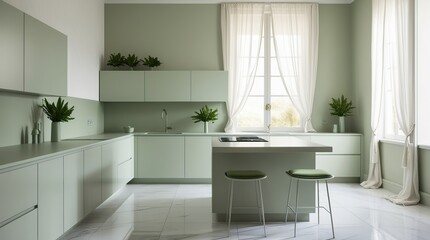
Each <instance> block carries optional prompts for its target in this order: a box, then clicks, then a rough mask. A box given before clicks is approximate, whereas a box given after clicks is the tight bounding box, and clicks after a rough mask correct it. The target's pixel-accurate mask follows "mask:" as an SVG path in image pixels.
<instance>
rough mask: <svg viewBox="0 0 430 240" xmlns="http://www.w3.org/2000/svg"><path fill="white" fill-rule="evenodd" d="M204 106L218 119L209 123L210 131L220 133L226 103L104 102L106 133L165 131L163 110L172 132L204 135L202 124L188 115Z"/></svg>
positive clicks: (225, 111) (223, 122)
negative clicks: (127, 129) (125, 129)
mask: <svg viewBox="0 0 430 240" xmlns="http://www.w3.org/2000/svg"><path fill="white" fill-rule="evenodd" d="M204 105H208V107H209V108H217V109H218V120H217V121H215V123H210V124H209V132H223V131H224V127H225V125H226V124H227V110H226V109H227V108H226V104H225V103H202V102H178V103H159V102H157V103H104V109H105V120H104V124H105V132H122V131H123V127H124V126H133V127H134V130H135V132H156V131H164V120H163V119H161V111H162V110H163V109H166V111H167V116H168V119H169V126H171V127H172V130H170V131H172V132H203V123H201V122H199V123H194V121H193V120H192V119H191V116H192V115H194V112H195V111H198V110H199V109H200V108H201V107H203V106H204Z"/></svg>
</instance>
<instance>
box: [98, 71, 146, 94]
mask: <svg viewBox="0 0 430 240" xmlns="http://www.w3.org/2000/svg"><path fill="white" fill-rule="evenodd" d="M144 80H145V74H144V72H143V71H101V72H100V101H102V102H143V101H145V98H144V97H145V82H144Z"/></svg>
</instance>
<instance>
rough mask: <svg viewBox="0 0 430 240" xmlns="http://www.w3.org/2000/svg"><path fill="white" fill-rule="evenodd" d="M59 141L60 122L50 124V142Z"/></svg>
mask: <svg viewBox="0 0 430 240" xmlns="http://www.w3.org/2000/svg"><path fill="white" fill-rule="evenodd" d="M59 141H61V122H52V124H51V142H59Z"/></svg>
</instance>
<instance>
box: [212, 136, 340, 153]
mask: <svg viewBox="0 0 430 240" xmlns="http://www.w3.org/2000/svg"><path fill="white" fill-rule="evenodd" d="M259 137H262V138H264V139H266V140H267V141H268V142H220V141H219V139H218V138H217V137H213V138H212V152H214V153H280V152H331V151H332V147H331V146H325V145H321V144H317V143H313V142H311V141H306V140H302V139H299V138H297V137H294V136H262V135H259Z"/></svg>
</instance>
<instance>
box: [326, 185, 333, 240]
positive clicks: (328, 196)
mask: <svg viewBox="0 0 430 240" xmlns="http://www.w3.org/2000/svg"><path fill="white" fill-rule="evenodd" d="M325 187H326V189H327V199H328V209H329V211H330V221H331V232H332V234H333V238H335V237H334V226H333V213H332V211H331V203H330V193H329V191H328V183H327V180H325Z"/></svg>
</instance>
